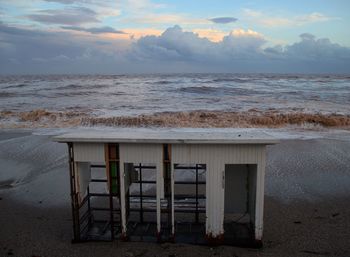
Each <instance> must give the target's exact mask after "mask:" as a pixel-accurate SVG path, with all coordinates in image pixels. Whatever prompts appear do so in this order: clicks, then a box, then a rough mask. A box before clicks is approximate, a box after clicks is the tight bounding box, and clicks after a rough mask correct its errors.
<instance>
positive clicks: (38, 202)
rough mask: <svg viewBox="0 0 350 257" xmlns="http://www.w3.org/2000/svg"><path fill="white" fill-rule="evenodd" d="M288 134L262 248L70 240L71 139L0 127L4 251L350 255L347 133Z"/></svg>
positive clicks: (277, 163) (277, 160)
mask: <svg viewBox="0 0 350 257" xmlns="http://www.w3.org/2000/svg"><path fill="white" fill-rule="evenodd" d="M36 134H37V133H36ZM290 138H293V139H285V140H282V141H281V143H280V144H278V145H275V146H270V147H268V158H267V170H266V187H265V188H266V189H265V192H266V194H265V217H264V221H265V223H264V248H263V249H259V250H256V249H244V248H237V247H228V246H220V247H208V246H196V245H185V244H171V243H165V244H155V243H139V242H118V241H116V242H111V243H109V242H108V243H92V242H89V243H81V244H71V241H70V240H71V233H72V231H71V227H72V224H71V222H72V221H71V209H70V201H69V180H68V167H67V156H66V150H67V149H66V146H65V145H64V144H57V143H53V142H51V140H50V136H49V135H34V134H32V133H31V131H23V130H15V131H14V130H0V164H1V175H0V256H104V257H107V256H230V257H232V256H344V257H345V256H350V243H349V242H350V205H349V199H350V154H349V149H350V137H349V133H343V134H337V133H326V134H322V136H316V137H315V136H310V137H306V138H305V137H304V139H301V138H299V137H293V136H291V137H290Z"/></svg>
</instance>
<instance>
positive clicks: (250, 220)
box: [224, 164, 257, 245]
mask: <svg viewBox="0 0 350 257" xmlns="http://www.w3.org/2000/svg"><path fill="white" fill-rule="evenodd" d="M256 175H257V165H256V164H226V165H225V207H224V231H225V232H224V240H225V244H231V245H244V244H247V242H248V243H249V242H250V240H251V239H253V238H254V234H253V233H254V223H255V199H256V178H257V176H256Z"/></svg>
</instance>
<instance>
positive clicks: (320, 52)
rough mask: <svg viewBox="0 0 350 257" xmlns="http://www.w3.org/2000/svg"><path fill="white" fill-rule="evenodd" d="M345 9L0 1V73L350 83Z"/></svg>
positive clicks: (340, 3)
mask: <svg viewBox="0 0 350 257" xmlns="http://www.w3.org/2000/svg"><path fill="white" fill-rule="evenodd" d="M349 27H350V1H348V0H307V1H305V0H302V1H301V0H294V1H278V0H264V1H263V0H255V1H247V0H245V1H244V0H241V1H233V0H221V1H219V0H216V1H214V0H192V1H188V0H186V1H185V0H179V1H161V0H159V1H153V0H122V1H119V0H104V1H102V0H30V1H28V0H0V74H128V73H182V72H195V73H197V72H204V73H206V72H224V73H342V74H350V29H349Z"/></svg>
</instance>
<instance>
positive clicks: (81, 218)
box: [67, 142, 265, 247]
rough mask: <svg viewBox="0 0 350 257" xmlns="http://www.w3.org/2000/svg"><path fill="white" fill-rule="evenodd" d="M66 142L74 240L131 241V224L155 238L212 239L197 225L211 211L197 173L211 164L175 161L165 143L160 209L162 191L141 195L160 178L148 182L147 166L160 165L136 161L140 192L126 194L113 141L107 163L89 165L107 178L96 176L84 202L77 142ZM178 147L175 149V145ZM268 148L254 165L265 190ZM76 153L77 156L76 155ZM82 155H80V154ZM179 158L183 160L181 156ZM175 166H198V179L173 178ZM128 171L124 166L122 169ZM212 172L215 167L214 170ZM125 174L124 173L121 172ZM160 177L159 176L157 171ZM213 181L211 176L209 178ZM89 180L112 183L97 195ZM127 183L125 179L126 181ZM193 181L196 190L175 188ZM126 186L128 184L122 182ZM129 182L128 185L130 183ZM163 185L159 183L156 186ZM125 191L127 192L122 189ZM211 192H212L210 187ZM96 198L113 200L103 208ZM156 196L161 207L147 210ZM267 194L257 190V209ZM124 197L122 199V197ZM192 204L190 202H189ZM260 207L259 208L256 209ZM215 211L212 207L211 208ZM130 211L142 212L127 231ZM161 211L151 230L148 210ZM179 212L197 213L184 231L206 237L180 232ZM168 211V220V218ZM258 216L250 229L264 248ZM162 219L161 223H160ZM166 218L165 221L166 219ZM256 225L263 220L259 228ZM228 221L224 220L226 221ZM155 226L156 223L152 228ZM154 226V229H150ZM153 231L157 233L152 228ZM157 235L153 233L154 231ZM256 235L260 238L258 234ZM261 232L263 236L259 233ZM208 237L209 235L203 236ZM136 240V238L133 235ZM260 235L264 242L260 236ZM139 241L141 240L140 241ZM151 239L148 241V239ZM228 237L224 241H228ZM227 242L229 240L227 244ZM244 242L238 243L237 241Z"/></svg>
mask: <svg viewBox="0 0 350 257" xmlns="http://www.w3.org/2000/svg"><path fill="white" fill-rule="evenodd" d="M67 144H68V154H69V171H70V189H71V206H72V221H73V242H82V241H106V240H107V241H113V240H115V239H121V240H128V239H129V237H131V236H132V235H133V230H132V229H129V228H130V226H134V227H133V228H136V227H137V226H138V225H142V226H143V228H144V230H143V231H144V233H145V235H147V236H149V231H151V237H152V238H153V239H154V240H153V241H158V242H162V241H177V242H187V243H197V244H198V243H199V244H200V243H210V242H211V240H212V239H211V235H210V234H208V233H207V230H208V228H205V226H204V227H203V228H204V233H203V231H202V230H198V225H202V224H201V223H200V215H201V214H206V215H207V214H208V209H207V208H208V206H207V203H208V199H207V197H208V196H206V195H200V193H199V185H206V194H207V193H208V185H207V181H205V182H204V181H200V180H199V171H200V170H201V169H202V170H204V169H205V170H206V169H207V168H209V169H211V170H213V166H210V167H208V165H207V164H195V165H193V166H182V165H180V164H177V163H173V160H171V156H172V153H171V151H172V145H170V144H163V158H162V160H163V167H162V172H163V177H162V179H163V182H164V199H162V200H161V205H160V206H161V207H160V208H159V207H158V204H159V199H160V194H159V192H158V188H157V194H156V195H144V194H143V185H144V184H156V185H157V181H159V178H158V177H157V180H156V181H149V180H145V179H144V177H143V175H142V170H143V169H146V168H148V169H151V168H156V167H157V168H158V166H145V165H142V163H139V164H138V165H136V166H134V168H136V169H138V171H139V178H138V180H137V181H134V182H133V183H138V184H139V194H132V193H131V192H130V190H128V191H126V192H127V193H126V194H125V193H124V194H122V193H121V190H122V187H121V186H120V185H121V179H122V174H121V166H120V165H124V163H121V162H120V160H119V144H117V143H113V144H109V143H107V144H105V165H95V164H93V165H90V167H91V168H105V169H106V174H107V179H95V178H92V179H91V180H90V182H89V185H88V186H87V192H86V195H85V197H84V198H83V199H82V200H81V199H80V195H79V186H77V185H78V184H77V183H78V182H77V180H78V177H79V176H78V175H79V174H78V173H77V172H78V171H79V170H78V168H77V167H78V166H77V164H76V162H75V159H74V145H73V143H71V142H69V143H67ZM111 147H114V148H113V149H114V151H115V155H116V156H114V157H113V158H111V156H110V151H111ZM174 149H175V148H174ZM264 154H265V150H264V152H262V157H261V158H262V163H259V164H256V165H257V178H256V190H257V191H261V190H262V192H263V187H262V189H261V186H262V185H263V179H264V165H265V157H264ZM77 156H78V155H77ZM77 158H78V157H77ZM178 160H180V159H178ZM196 160H197V161H198V162H199V163H205V159H199V158H198V159H196ZM112 164H113V165H114V166H115V169H114V170H115V172H114V173H113V172H112V169H111V165H112ZM177 169H182V170H186V169H187V170H194V171H195V180H194V181H175V179H174V173H175V172H176V170H177ZM123 170H124V168H123ZM211 172H212V171H211ZM124 174H125V173H124V172H123V175H124ZM157 176H158V175H157ZM206 179H208V177H206ZM209 181H210V180H209ZM90 183H107V184H108V187H109V192H108V193H96V192H91V188H90ZM122 183H124V181H123V182H122ZM181 184H183V185H193V186H194V187H195V188H194V189H195V193H194V194H181V195H180V194H176V192H174V186H175V185H181ZM115 185H116V188H117V190H114V189H113V188H114V186H115ZM124 186H125V185H124ZM127 186H128V185H127ZM158 186H159V185H157V187H158ZM123 192H124V191H123ZM209 193H210V190H209ZM122 195H123V196H125V199H124V200H123V201H124V206H123V202H122V199H121V196H122ZM92 197H93V198H99V197H104V198H108V200H109V206H108V207H105V208H102V207H94V206H93V202H92V201H91V199H92ZM150 197H151V198H153V199H155V200H156V202H157V208H154V209H147V207H146V206H145V204H144V199H145V198H150ZM259 197H260V198H261V197H263V194H261V192H259V195H257V196H256V204H255V205H256V208H257V210H258V211H260V212H261V208H262V207H261V206H259V205H262V204H263V199H258V198H259ZM123 198H124V197H123ZM135 198H138V199H139V201H140V207H139V208H134V207H132V208H130V200H132V199H135ZM184 198H186V199H193V200H194V201H193V202H192V203H190V204H186V205H187V206H186V207H183V208H178V207H179V206H178V201H179V200H181V199H184ZM201 199H205V200H206V204H205V208H203V207H202V208H201V207H200V205H199V201H200V200H201ZM116 201H119V207H118V206H115V204H116ZM191 204H192V206H190V207H189V206H188V205H191ZM258 207H259V208H258ZM123 208H124V211H126V215H125V216H124V219H125V220H124V223H122V219H123V216H122V209H123ZM211 210H212V209H211ZM95 212H107V213H108V215H109V219H108V220H98V219H94V213H95ZM130 212H138V213H139V219H140V222H139V223H137V222H136V223H133V224H130V226H129V227H128V229H126V228H125V229H124V231H123V230H122V224H125V225H126V226H128V221H129V214H130ZM149 212H150V213H157V215H159V213H160V216H161V226H160V227H161V229H160V230H159V229H158V224H159V223H158V222H159V219H158V218H159V216H158V217H157V222H156V223H157V224H156V227H157V229H156V230H154V229H153V227H154V226H153V225H154V224H151V223H148V222H145V220H144V214H145V213H149ZM176 213H187V214H194V220H195V221H194V222H193V223H191V224H189V230H188V231H186V233H187V232H188V233H189V234H192V235H193V234H194V233H200V236H203V237H204V239H206V240H207V241H205V240H201V239H200V240H198V237H190V238H187V239H186V238H184V236H181V235H180V234H181V233H180V232H179V231H180V229H179V224H177V223H176V220H175V214H176ZM164 215H165V217H166V218H165V219H162V218H164ZM260 219H262V215H261V214H256V217H255V222H256V221H257V220H258V221H259V223H255V224H254V226H255V227H253V228H250V229H255V231H253V232H252V239H253V240H254V239H255V240H257V238H258V241H257V242H256V243H257V245H256V246H258V247H259V246H261V239H260V238H261V235H262V221H261V222H260ZM162 221H163V222H162ZM164 221H165V222H164ZM97 223H103V224H105V228H106V231H108V229H109V230H110V237H109V238H108V239H106V237H101V238H98V237H91V236H89V231H90V228H92V227H93V226H94V224H97ZM256 224H261V225H259V226H257V225H256ZM223 225H224V224H223ZM152 226H153V227H152ZM148 229H150V230H148ZM152 231H153V232H154V233H153V232H152ZM152 233H153V234H152ZM222 235H224V234H222ZM257 235H258V237H257ZM259 236H260V237H259ZM205 237H206V238H205ZM217 238H218V239H219V241H213V240H212V242H214V243H215V242H218V243H222V242H223V239H222V238H221V235H219V236H217ZM131 239H132V240H134V238H131ZM259 239H260V240H259ZM136 240H137V239H136ZM141 240H144V238H142V236H141ZM145 241H147V240H145ZM225 241H226V240H225ZM225 243H226V242H225ZM239 244H240V243H239Z"/></svg>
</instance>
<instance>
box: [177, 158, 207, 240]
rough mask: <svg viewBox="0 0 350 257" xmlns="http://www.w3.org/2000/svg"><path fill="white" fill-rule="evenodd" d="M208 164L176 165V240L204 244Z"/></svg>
mask: <svg viewBox="0 0 350 257" xmlns="http://www.w3.org/2000/svg"><path fill="white" fill-rule="evenodd" d="M205 202H206V165H205V164H175V165H174V226H175V240H176V242H184V243H195V244H202V243H203V244H204V243H205V242H206V241H205V221H206V218H205V206H206V203H205Z"/></svg>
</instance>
